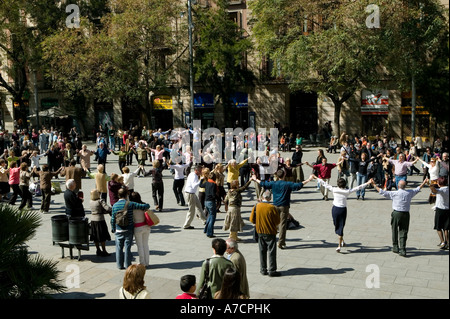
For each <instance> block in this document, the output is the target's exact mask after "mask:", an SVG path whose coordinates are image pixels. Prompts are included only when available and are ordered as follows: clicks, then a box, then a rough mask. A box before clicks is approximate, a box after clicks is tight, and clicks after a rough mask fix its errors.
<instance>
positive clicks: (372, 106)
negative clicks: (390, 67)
mask: <svg viewBox="0 0 450 319" xmlns="http://www.w3.org/2000/svg"><path fill="white" fill-rule="evenodd" d="M361 113H362V114H367V115H369V114H370V115H378V114H388V113H389V91H388V90H370V91H369V90H363V91H362V94H361Z"/></svg>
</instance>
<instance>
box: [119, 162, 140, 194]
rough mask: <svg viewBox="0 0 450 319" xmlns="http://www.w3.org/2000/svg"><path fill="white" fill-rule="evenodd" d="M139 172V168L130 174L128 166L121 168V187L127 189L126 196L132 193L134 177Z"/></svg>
mask: <svg viewBox="0 0 450 319" xmlns="http://www.w3.org/2000/svg"><path fill="white" fill-rule="evenodd" d="M140 170H141V168H140V167H138V168H137V169H136V171H134V172H130V168H129V167H128V166H125V167H124V168H122V171H123V174H122V175H121V176H122V177H123V185H124V186H126V187H127V188H128V194H131V193H132V192H133V191H134V177H135V176H137V175H138V173H139V171H140Z"/></svg>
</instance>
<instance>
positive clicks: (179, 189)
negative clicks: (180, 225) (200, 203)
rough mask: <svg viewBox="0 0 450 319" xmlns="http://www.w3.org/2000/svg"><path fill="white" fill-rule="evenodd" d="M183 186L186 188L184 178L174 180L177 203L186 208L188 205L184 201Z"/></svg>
mask: <svg viewBox="0 0 450 319" xmlns="http://www.w3.org/2000/svg"><path fill="white" fill-rule="evenodd" d="M183 186H184V178H182V179H174V180H173V193H174V194H175V198H176V199H177V203H179V204H181V205H183V206H184V205H185V204H186V203H185V201H184V196H183Z"/></svg>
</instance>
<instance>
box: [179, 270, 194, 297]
mask: <svg viewBox="0 0 450 319" xmlns="http://www.w3.org/2000/svg"><path fill="white" fill-rule="evenodd" d="M180 288H181V290H182V291H183V293H182V294H181V295H178V296H177V297H176V298H175V299H198V298H197V296H196V295H195V290H196V289H197V285H196V278H195V276H194V275H184V276H183V277H181V279H180Z"/></svg>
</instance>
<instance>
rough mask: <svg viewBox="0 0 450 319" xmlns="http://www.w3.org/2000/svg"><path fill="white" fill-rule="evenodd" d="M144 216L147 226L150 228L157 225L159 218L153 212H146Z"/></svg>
mask: <svg viewBox="0 0 450 319" xmlns="http://www.w3.org/2000/svg"><path fill="white" fill-rule="evenodd" d="M144 215H145V222H146V223H147V225H148V226H150V227H152V226H156V225H158V224H159V217H158V216H156V214H155V213H154V212H153V211H151V210H148V211H146V212H145V214H144Z"/></svg>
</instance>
